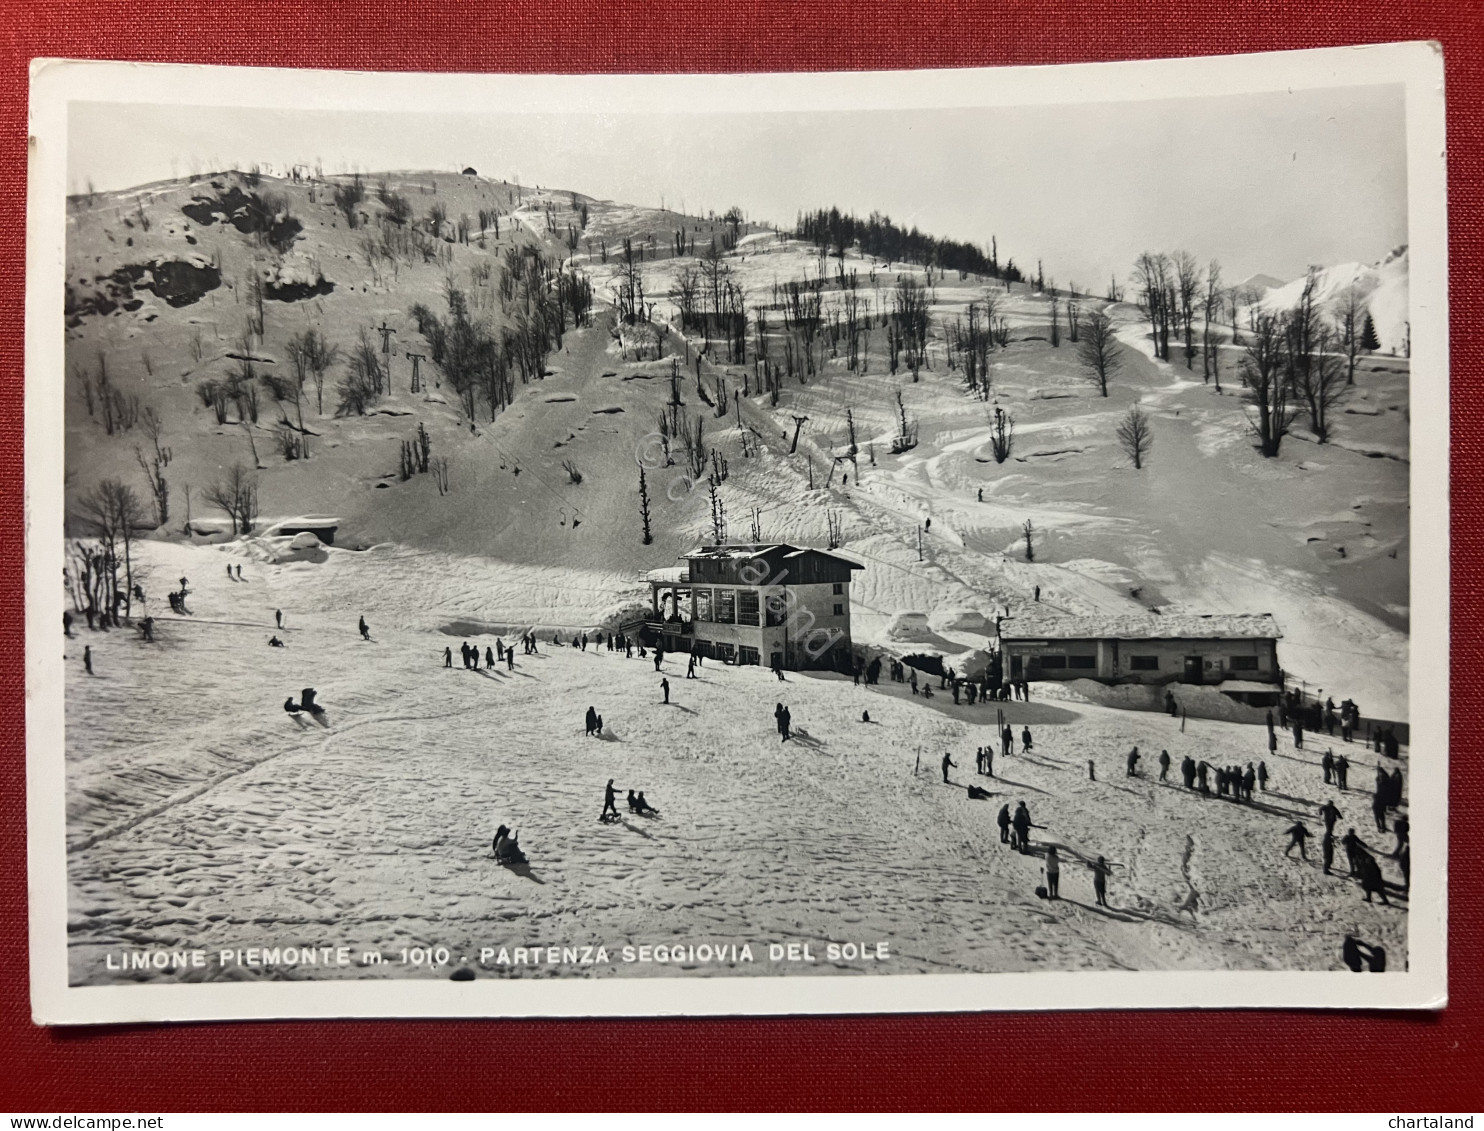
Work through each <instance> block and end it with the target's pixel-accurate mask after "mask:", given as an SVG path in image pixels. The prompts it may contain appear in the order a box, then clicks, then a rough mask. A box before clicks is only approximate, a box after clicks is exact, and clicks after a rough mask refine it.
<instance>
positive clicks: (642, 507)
mask: <svg viewBox="0 0 1484 1131" xmlns="http://www.w3.org/2000/svg"><path fill="white" fill-rule="evenodd" d="M639 521H640V522H641V523H642V524H643V527H644V544H645V545H646V546H648V545H649V544H650V543H651V542H653V541H654V534H653V532H652V531H651V530H650V528H649V484H648V483H647V482H645V479H644V465H643V464H642V463H641V464H640V465H639Z"/></svg>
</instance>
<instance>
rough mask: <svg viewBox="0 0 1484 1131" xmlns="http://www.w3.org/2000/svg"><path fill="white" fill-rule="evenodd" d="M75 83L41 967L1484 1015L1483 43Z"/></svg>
mask: <svg viewBox="0 0 1484 1131" xmlns="http://www.w3.org/2000/svg"><path fill="white" fill-rule="evenodd" d="M31 122H32V129H31V134H32V136H31V180H30V199H29V229H28V239H29V262H28V275H27V288H28V289H27V303H28V308H27V338H26V344H27V356H26V413H27V433H26V468H27V473H26V500H27V526H26V536H27V601H28V625H27V631H28V636H27V641H28V646H27V655H26V663H27V676H28V705H29V715H28V742H27V746H28V759H29V783H30V797H29V845H30V878H31V908H32V934H31V973H32V987H33V990H32V992H33V1006H34V1013H35V1017H36V1019H37V1021H38V1022H41V1023H46V1024H70V1023H92V1022H118V1021H134V1020H173V1019H193V1018H249V1017H300V1016H302V1017H327V1016H511V1015H551V1016H581V1015H595V1016H601V1015H625V1014H637V1015H663V1014H729V1013H760V1014H785V1013H843V1012H884V1011H943V1010H985V1009H1068V1008H1104V1007H1118V1008H1167V1007H1192V1006H1195V1007H1215V1006H1221V1007H1258V1006H1322V1007H1370V1008H1374V1007H1382V1008H1441V1007H1442V1006H1443V1005H1444V1003H1445V1001H1446V986H1447V983H1446V976H1445V970H1446V966H1445V939H1446V933H1445V925H1446V919H1445V891H1446V876H1447V872H1446V846H1447V831H1448V830H1447V806H1446V798H1447V775H1448V725H1447V724H1448V691H1447V683H1448V667H1447V657H1448V640H1449V628H1448V586H1449V572H1448V502H1447V500H1448V438H1449V435H1448V414H1447V409H1448V349H1447V347H1448V343H1447V337H1446V333H1447V317H1446V282H1447V258H1446V224H1445V202H1444V185H1445V179H1444V156H1443V144H1444V135H1443V91H1442V60H1441V57H1440V54H1439V50H1438V48H1437V47H1436V45H1433V44H1424V43H1410V44H1391V45H1381V46H1373V47H1364V48H1353V49H1332V50H1321V51H1305V52H1288V53H1282V54H1275V55H1259V56H1234V57H1225V58H1204V59H1178V60H1167V61H1156V62H1139V63H1116V64H1100V65H1087V66H1073V67H1040V68H1025V69H1002V70H974V71H942V72H910V73H909V72H897V73H876V74H815V75H791V74H783V75H777V74H775V75H710V76H649V77H639V76H617V77H597V76H459V75H412V74H364V73H332V72H315V71H287V70H248V69H234V68H211V67H186V66H159V65H139V64H123V63H93V62H70V61H61V60H54V61H38V62H37V63H36V64H34V66H33V75H32V106H31ZM1414 377H1415V378H1416V380H1415V381H1414V380H1413V378H1414ZM1414 753H1415V754H1417V756H1418V761H1415V762H1414V761H1412V755H1413V754H1414ZM1414 831H1415V833H1416V834H1417V835H1416V836H1415V837H1414V836H1412V833H1413V832H1414ZM1357 975H1358V976H1357Z"/></svg>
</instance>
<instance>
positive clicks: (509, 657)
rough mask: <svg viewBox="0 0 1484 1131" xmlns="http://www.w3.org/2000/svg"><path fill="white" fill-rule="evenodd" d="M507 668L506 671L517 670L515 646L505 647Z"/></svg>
mask: <svg viewBox="0 0 1484 1131" xmlns="http://www.w3.org/2000/svg"><path fill="white" fill-rule="evenodd" d="M505 670H506V671H510V672H513V671H514V670H515V649H514V648H506V649H505Z"/></svg>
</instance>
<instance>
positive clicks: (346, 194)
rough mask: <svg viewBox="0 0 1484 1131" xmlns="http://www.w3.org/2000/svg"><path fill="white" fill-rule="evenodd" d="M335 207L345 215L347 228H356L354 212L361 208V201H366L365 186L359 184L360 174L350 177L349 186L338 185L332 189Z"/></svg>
mask: <svg viewBox="0 0 1484 1131" xmlns="http://www.w3.org/2000/svg"><path fill="white" fill-rule="evenodd" d="M333 191H334V197H335V207H336V208H338V209H340V211H341V212H342V213H344V215H345V223H346V226H347V227H351V228H354V227H355V226H356V211H357V209H359V208H360V206H361V201H363V200H365V199H366V186H365V185H363V184H362V183H361V174H359V173H356V174H355V175H354V176H352V177H351V179H350V183H349V184H338V185H336V186H335V187H334V190H333Z"/></svg>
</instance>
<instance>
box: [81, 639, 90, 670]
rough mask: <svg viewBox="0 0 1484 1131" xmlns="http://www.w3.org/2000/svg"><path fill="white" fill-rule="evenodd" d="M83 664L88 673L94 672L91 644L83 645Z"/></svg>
mask: <svg viewBox="0 0 1484 1131" xmlns="http://www.w3.org/2000/svg"><path fill="white" fill-rule="evenodd" d="M82 666H83V668H84V669H86V671H87V673H88V675H92V674H93V646H92V645H91V644H84V645H83V646H82Z"/></svg>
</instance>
